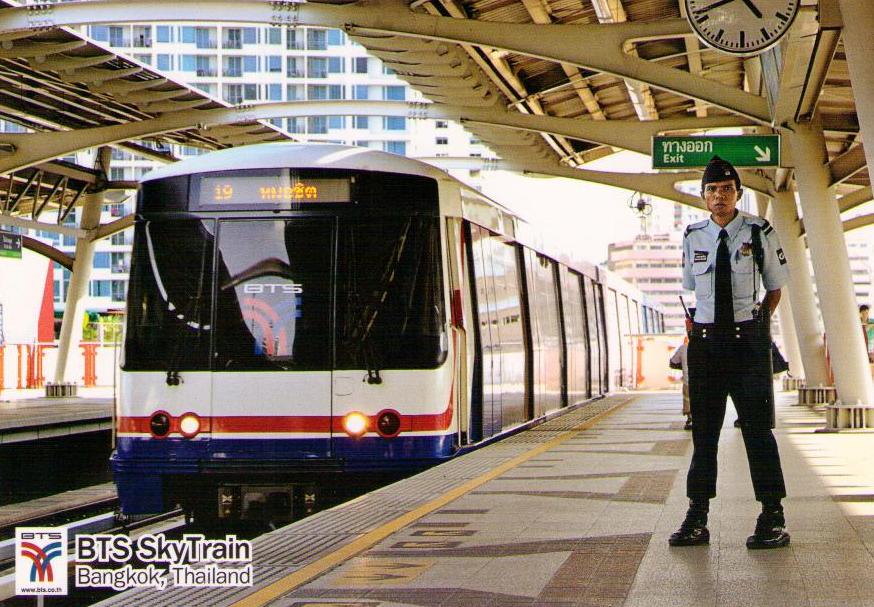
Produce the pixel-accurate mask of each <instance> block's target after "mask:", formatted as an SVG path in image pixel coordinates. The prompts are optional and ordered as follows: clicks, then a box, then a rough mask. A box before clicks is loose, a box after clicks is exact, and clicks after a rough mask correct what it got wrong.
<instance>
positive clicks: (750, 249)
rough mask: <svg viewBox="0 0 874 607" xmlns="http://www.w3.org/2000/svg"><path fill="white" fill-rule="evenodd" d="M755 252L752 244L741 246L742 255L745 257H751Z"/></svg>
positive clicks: (747, 243) (746, 243)
mask: <svg viewBox="0 0 874 607" xmlns="http://www.w3.org/2000/svg"><path fill="white" fill-rule="evenodd" d="M752 252H753V245H752V243H750V242H745V243H743V244H742V245H740V254H741V255H743V256H744V257H747V256H749V255H751V254H752Z"/></svg>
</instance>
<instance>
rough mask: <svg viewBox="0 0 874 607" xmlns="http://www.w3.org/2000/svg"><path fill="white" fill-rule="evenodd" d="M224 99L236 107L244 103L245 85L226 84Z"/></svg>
mask: <svg viewBox="0 0 874 607" xmlns="http://www.w3.org/2000/svg"><path fill="white" fill-rule="evenodd" d="M224 88H225V90H224V95H223V98H224V100H225V101H227V102H228V103H230V104H231V105H236V104H238V103H242V102H243V85H242V84H226V85H225V86H224Z"/></svg>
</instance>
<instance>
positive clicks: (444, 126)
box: [434, 120, 449, 129]
mask: <svg viewBox="0 0 874 607" xmlns="http://www.w3.org/2000/svg"><path fill="white" fill-rule="evenodd" d="M434 128H437V129H448V128H449V122H447V121H446V120H438V121H437V122H435V123H434Z"/></svg>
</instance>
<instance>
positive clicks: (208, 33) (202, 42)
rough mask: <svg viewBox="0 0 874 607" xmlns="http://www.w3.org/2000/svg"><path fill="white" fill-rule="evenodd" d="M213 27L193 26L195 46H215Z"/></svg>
mask: <svg viewBox="0 0 874 607" xmlns="http://www.w3.org/2000/svg"><path fill="white" fill-rule="evenodd" d="M215 32H216V30H215V28H212V27H196V28H194V42H195V43H196V44H197V48H215V47H216V46H217V44H216V41H215Z"/></svg>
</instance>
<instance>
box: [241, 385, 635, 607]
mask: <svg viewBox="0 0 874 607" xmlns="http://www.w3.org/2000/svg"><path fill="white" fill-rule="evenodd" d="M634 399H635V397H633V396H632V397H630V398H628V399H627V400H626V401H624V402H621V403H619V404H617V405H616V406H615V407H612V408H611V409H609V410H607V411H604V412H602V413H599V414H598V415H596V416H595V417H593V418H592V419H589V420H587V421H584V422H583V423H581V424H580V425H579V426H577V427H575V428H574V429H573V430H568V431H567V432H565V433H564V434H561V435H559V436H557V437H555V438H553V439H552V440H550V441H548V442H546V443H543V444H542V445H540V446H539V447H535V448H534V449H531V450H530V451H528V452H526V453H523V454H521V455H517V456H516V457H514V458H513V459H511V460H509V461H506V462H504V463H503V464H501V465H500V466H498V467H497V468H493V469H491V470H489V471H488V472H486V473H484V474H482V475H480V476H478V477H477V478H473V479H471V480H469V481H467V482H466V483H464V484H462V485H459V486H458V487H455V488H454V489H450V490H449V491H447V492H446V493H444V494H443V495H441V496H440V497H436V498H434V499H433V500H431V501H430V502H428V503H426V504H422V505H421V506H419V507H418V508H416V509H415V510H411V511H409V512H407V513H405V514H402V515H401V516H399V517H397V518H396V519H393V520H391V521H389V522H387V523H384V524H383V525H381V526H380V527H377V528H376V529H374V530H372V531H369V532H368V533H366V534H364V535H362V536H361V537H359V538H358V539H356V540H354V541H352V542H350V543H349V544H346V545H345V546H343V547H342V548H340V549H338V550H335V551H334V552H332V553H330V554H326V555H325V556H323V557H321V558H320V559H318V560H316V561H313V562H312V563H310V564H309V565H306V566H305V567H302V568H300V569H298V570H297V571H295V572H294V573H290V574H288V575H287V576H285V577H284V578H282V579H280V580H276V581H275V582H273V583H272V584H269V585H268V586H265V587H263V588H261V589H260V590H258V591H256V592H253V593H252V594H250V595H248V596H246V597H244V598H242V599H240V600H239V601H237V602H236V603H233V604H232V605H231V607H260V606H261V605H265V604H267V603H268V602H270V601H272V600H274V599H277V598H279V597H280V596H282V595H284V594H286V593H288V592H291V591H292V590H294V589H295V588H297V587H298V586H302V585H303V584H305V583H307V582H309V581H310V580H312V579H313V578H315V577H317V576H319V575H321V574H322V573H324V572H325V571H327V570H328V569H331V568H333V567H336V566H337V565H339V564H341V563H343V562H344V561H346V560H348V559H350V558H352V557H353V556H355V555H357V554H358V553H360V552H363V551H364V550H367V549H368V548H370V547H371V546H374V545H375V544H377V543H379V542H381V541H382V540H384V539H385V538H387V537H388V536H390V535H391V534H393V533H395V532H396V531H398V530H400V529H402V528H404V527H406V526H407V525H409V524H410V523H413V522H415V521H417V520H419V519H420V518H422V517H423V516H425V515H427V514H430V513H431V512H433V511H434V510H437V509H438V508H441V507H443V506H445V505H446V504H448V503H449V502H452V501H454V500H456V499H458V498H459V497H461V496H463V495H464V494H465V493H468V492H470V491H473V490H474V489H476V488H477V487H479V486H480V485H484V484H485V483H487V482H489V481H490V480H492V479H494V478H497V477H499V476H501V475H502V474H504V473H505V472H507V471H509V470H512V469H513V468H515V467H516V466H518V465H519V464H521V463H523V462H526V461H528V460H529V459H531V458H532V457H534V456H536V455H540V454H541V453H543V452H544V451H549V450H550V449H552V448H553V447H555V446H557V445H560V444H561V443H563V442H565V441H566V440H568V439H570V438H572V437H574V436H576V434H577V433H578V432H580V431H582V430H588V429H589V428H591V427H592V426H594V425H595V424H596V423H597V422H598V421H600V420H601V419H602V418H604V417H606V416H608V415H611V414H612V413H614V412H615V411H618V410H619V409H620V408H622V407H624V406H625V405H627V404H628V403H630V402H631V401H633V400H634Z"/></svg>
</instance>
